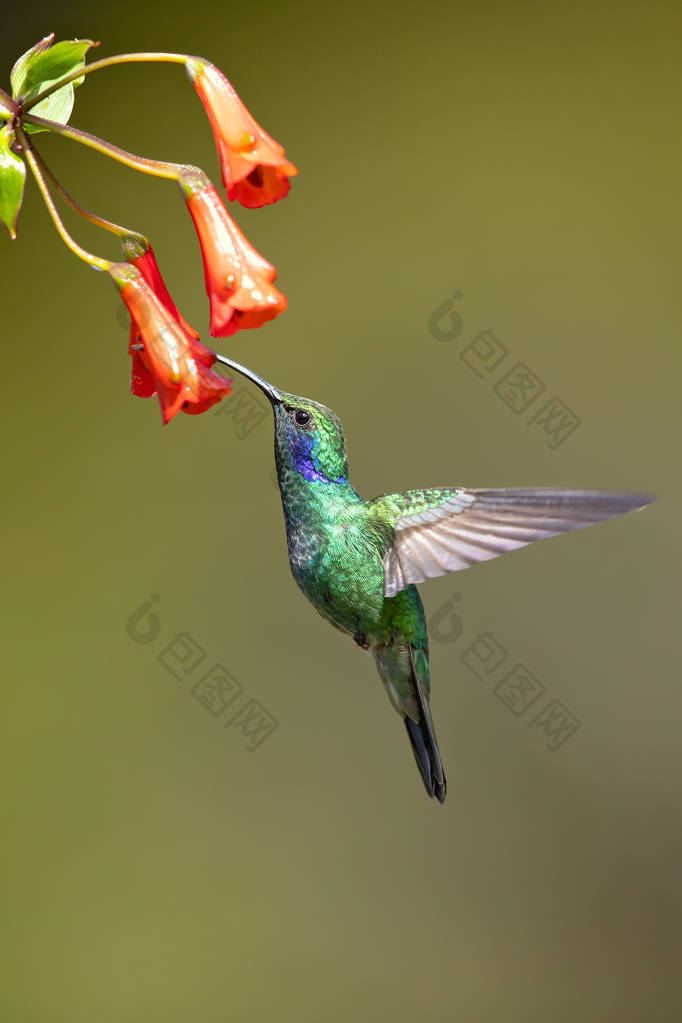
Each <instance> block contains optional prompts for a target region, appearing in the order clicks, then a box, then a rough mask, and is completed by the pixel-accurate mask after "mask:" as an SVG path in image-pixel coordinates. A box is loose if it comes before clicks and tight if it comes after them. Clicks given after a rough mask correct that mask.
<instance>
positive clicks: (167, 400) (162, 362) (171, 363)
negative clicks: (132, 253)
mask: <svg viewBox="0 0 682 1023" xmlns="http://www.w3.org/2000/svg"><path fill="white" fill-rule="evenodd" d="M109 273H110V274H111V277H112V278H113V280H114V282H115V284H116V285H117V287H118V289H119V291H120V292H121V298H122V299H123V301H124V302H125V304H126V306H127V307H128V312H129V313H130V316H131V320H132V333H134V335H135V337H136V338H138V337H139V339H140V341H139V343H140V344H142V349H141V350H139V349H133V348H131V355H132V356H133V388H132V389H133V393H135V394H138V395H140V396H141V397H151V396H152V395H153V394H158V396H159V402H160V405H161V414H162V417H163V421H164V424H165V423H167V422H169V421H170V420H171V419H172V418H173V416H174V415H176V414H177V413H178V412H179V411H180V410H182V411H183V412H189V413H190V414H192V415H198V414H199V413H200V412H205V411H206V409H209V408H211V406H212V405H215V404H216V402H218V401H220V399H221V398H222V397H223V396H224V395H226V394H229V393H230V391H231V390H232V381H231V380H226V379H225V377H221V376H219V375H218V374H217V373H214V372H213V370H212V369H210V366H211V365H212V364H213V363H214V362H215V359H216V357H215V353H214V352H211V351H209V349H208V348H205V347H204V345H202V344H200V343H199V342H198V341H197V340H195V339H194V338H193V337H189V336H188V335H187V333H186V332H185V330H184V329H183V328H182V327H181V326H180V324H179V323H178V322H177V320H176V319H175V318H174V317H173V316H172V315H171V313H170V312H169V311H168V310H167V309H166V308H165V307H164V306H163V305H162V303H161V301H160V300H159V298H158V297H157V296H156V295H155V294H154V292H153V291H152V289H151V288H150V287H149V285H148V284H147V282H146V281H145V280H144V278H143V276H142V274H141V273H140V271H139V270H137V269H136V268H133V267H131V266H130V264H129V263H114V264H113V265H112V267H111V269H110V271H109ZM132 343H133V342H132V341H131V345H132ZM136 376H137V379H136ZM136 383H137V389H136V386H135V385H136Z"/></svg>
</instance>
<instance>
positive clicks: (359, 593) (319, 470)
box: [217, 355, 654, 803]
mask: <svg viewBox="0 0 682 1023" xmlns="http://www.w3.org/2000/svg"><path fill="white" fill-rule="evenodd" d="M217 359H218V361H219V362H221V363H222V364H223V365H225V366H228V367H229V368H230V369H232V370H235V371H236V372H237V373H240V374H241V375H242V376H244V377H246V378H247V379H248V380H251V381H252V382H253V383H254V384H255V385H256V386H257V387H259V388H260V390H261V391H262V392H263V393H264V394H265V395H266V397H267V398H268V400H269V401H270V404H271V405H272V409H273V413H274V427H275V464H276V468H277V478H278V482H279V490H280V494H281V498H282V508H283V511H284V522H285V526H286V537H287V547H288V553H289V565H290V567H291V572H292V575H293V577H294V579H295V581H296V583H297V584H298V586H299V587H300V589H301V590H302V591H303V593H304V594H305V596H306V597H307V598H308V600H309V601H310V603H311V604H312V605H313V607H314V608H315V609H316V610H317V611H318V612H319V613H320V614H321V615H322V616H323V617H324V618H326V619H327V620H328V621H329V622H331V624H332V625H334V626H335V627H336V628H337V629H339V630H340V631H341V632H344V633H346V634H347V635H349V636H352V637H353V640H354V641H355V643H357V645H358V646H359V647H362V649H363V650H366V651H368V652H369V653H370V654H371V656H372V657H373V658H374V661H375V663H376V666H377V670H378V672H379V677H380V678H381V681H382V682H383V685H384V688H385V690H386V694H387V696H388V699H389V700H390V702H391V704H392V705H393V707H394V709H395V710H396V711H397V712H398V714H399V715H400V716H401V718H402V719H403V722H404V724H405V729H406V731H407V735H408V738H409V741H410V745H411V747H412V752H413V754H414V758H415V760H416V762H417V767H418V768H419V772H420V774H421V777H422V781H423V782H424V787H425V789H426V791H427V793H428V795H429V796H430V797H432V798H433V797H435V798H436V799H438V801H439V802H440V803H443V802H444V800H445V792H446V781H445V773H444V771H443V763H442V760H441V756H440V752H439V750H438V743H437V741H436V733H435V729H434V726H433V719H432V716H431V707H430V691H431V685H430V676H429V643H428V636H427V628H426V618H425V615H424V606H423V604H422V601H421V597H420V595H419V591H418V590H417V587H416V585H415V584H416V583H421V582H423V581H424V580H426V579H430V578H433V577H435V576H440V575H444V574H445V573H446V572H457V571H460V570H461V569H466V568H469V567H470V566H471V565H474V564H476V563H477V562H480V561H488V560H489V559H491V558H496V557H497V556H498V555H500V554H504V553H506V552H507V551H512V550H516V548H518V547H524V546H526V544H529V543H533V542H534V541H535V540H542V539H544V538H545V537H550V536H556V535H557V534H558V533H563V532H567V531H568V530H572V529H581V528H582V527H584V526H590V525H592V524H594V523H596V522H602V521H603V520H605V519H610V518H613V517H615V516H616V515H622V514H623V513H624V512H628V511H633V510H635V509H638V508H642V507H643V506H644V505H646V504H649V503H650V502H651V501H652V500H653V499H654V498H653V495H650V494H641V493H632V492H629V491H621V490H560V489H539V488H523V489H502V490H492V489H491V490H485V489H472V488H466V487H435V488H431V489H426V490H407V491H405V492H404V493H396V494H382V495H381V496H380V497H374V498H372V499H371V500H369V501H365V500H363V499H362V497H360V495H359V494H358V492H357V491H356V490H355V488H354V487H353V484H352V483H351V481H350V477H349V473H348V456H347V454H346V442H345V438H344V433H343V427H342V425H341V421H340V419H339V418H338V416H337V415H336V414H335V413H334V412H332V411H331V409H328V408H326V406H324V405H321V404H319V403H318V402H316V401H311V400H310V399H308V398H301V397H299V396H298V395H295V394H288V393H286V392H285V391H280V390H278V389H277V388H276V387H273V386H272V384H269V383H268V382H267V380H264V379H263V378H262V377H260V376H258V375H257V374H256V373H254V372H253V371H252V370H250V369H248V368H247V367H246V366H242V365H240V364H239V363H238V362H234V361H233V360H232V359H228V358H226V357H225V356H223V355H218V356H217Z"/></svg>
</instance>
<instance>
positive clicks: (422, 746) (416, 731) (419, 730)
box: [404, 646, 446, 803]
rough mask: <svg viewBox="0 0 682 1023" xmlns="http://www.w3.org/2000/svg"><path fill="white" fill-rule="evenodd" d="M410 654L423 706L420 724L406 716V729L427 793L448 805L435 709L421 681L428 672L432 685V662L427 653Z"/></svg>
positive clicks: (421, 706)
mask: <svg viewBox="0 0 682 1023" xmlns="http://www.w3.org/2000/svg"><path fill="white" fill-rule="evenodd" d="M409 652H410V666H411V668H412V675H413V680H414V688H415V691H416V695H417V703H418V705H419V721H418V722H416V721H413V720H412V719H411V718H409V717H406V718H404V721H405V728H406V729H407V735H408V737H409V740H410V745H411V746H412V752H413V753H414V759H415V760H416V761H417V767H418V768H419V773H420V774H421V776H422V780H423V782H424V786H425V788H426V791H427V792H428V794H429V795H430V796H431V797H432V798H433V796H435V797H436V799H437V800H438V802H439V803H444V802H445V792H446V782H445V774H444V773H443V765H442V763H441V759H440V752H439V750H438V743H437V742H436V734H435V732H434V730H433V722H432V720H431V708H430V707H429V700H428V697H427V695H426V693H425V692H424V685H423V681H422V678H421V674H422V673H424V671H426V680H427V683H428V670H429V667H428V660H427V656H426V653H425V652H424V651H423V650H415V649H414V647H412V646H410V647H409Z"/></svg>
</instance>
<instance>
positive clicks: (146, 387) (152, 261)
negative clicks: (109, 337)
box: [123, 235, 215, 398]
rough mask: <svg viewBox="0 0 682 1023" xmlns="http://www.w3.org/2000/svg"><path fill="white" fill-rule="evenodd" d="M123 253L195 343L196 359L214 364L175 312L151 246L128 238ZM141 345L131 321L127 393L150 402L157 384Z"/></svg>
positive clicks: (196, 334)
mask: <svg viewBox="0 0 682 1023" xmlns="http://www.w3.org/2000/svg"><path fill="white" fill-rule="evenodd" d="M123 251H124V254H125V257H126V259H127V261H128V262H129V263H130V264H131V265H132V266H134V267H137V269H138V270H139V271H140V273H141V274H142V276H143V277H144V279H145V281H146V282H147V284H148V285H149V287H150V288H151V289H152V291H153V292H154V294H155V295H156V297H157V298H158V300H159V301H160V302H161V304H162V305H163V306H165V307H166V309H167V310H168V312H169V313H170V314H171V316H172V317H173V319H175V320H177V322H178V323H179V324H180V326H181V327H182V329H183V330H184V332H185V334H186V335H187V338H188V340H190V341H193V342H194V348H195V355H196V357H197V358H199V359H200V360H201V361H202V362H203V363H204V364H205V365H206V366H212V365H213V363H214V362H215V356H214V355H213V353H212V352H211V351H210V350H209V349H208V348H205V347H204V346H203V345H202V344H201V343H200V341H199V334H198V333H197V331H196V330H195V329H194V327H191V326H190V324H189V323H188V322H187V320H185V319H184V317H182V316H181V315H180V313H179V312H178V309H177V306H176V305H175V302H174V301H173V299H172V298H171V296H170V293H169V291H168V288H167V287H166V283H165V281H164V279H163V277H162V276H161V271H160V270H159V266H158V263H157V262H156V256H155V255H154V250H153V249H152V247H151V245H149V244H147V245H146V246H145V245H144V244H142V241H141V240H138V238H134V237H132V236H130V235H129V236H128V237H126V238H124V240H123ZM141 343H142V339H141V337H140V332H139V329H138V327H137V325H136V323H135V320H134V319H132V317H131V321H130V344H129V345H128V352H129V353H130V356H131V357H132V372H131V376H130V390H131V391H132V392H133V394H134V395H136V396H137V397H138V398H152V397H153V396H154V395H155V394H156V383H155V382H154V377H153V376H152V374H151V372H150V371H149V369H148V368H147V366H146V364H145V361H144V359H143V357H142V355H141V354H140V347H139V346H140V344H141Z"/></svg>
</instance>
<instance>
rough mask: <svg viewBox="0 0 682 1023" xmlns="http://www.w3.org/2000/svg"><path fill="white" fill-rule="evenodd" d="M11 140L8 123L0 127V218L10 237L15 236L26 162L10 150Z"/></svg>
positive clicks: (12, 137)
mask: <svg viewBox="0 0 682 1023" xmlns="http://www.w3.org/2000/svg"><path fill="white" fill-rule="evenodd" d="M13 142H14V132H13V131H10V128H9V125H5V127H4V128H0V220H2V222H3V224H4V225H5V227H6V228H7V230H8V231H9V236H10V238H16V236H17V217H18V216H19V210H20V209H21V202H22V199H23V198H24V183H25V181H26V164H25V163H24V161H23V160H22V159H21V157H20V156H17V154H16V153H15V152H13V151H12V143H13Z"/></svg>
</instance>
